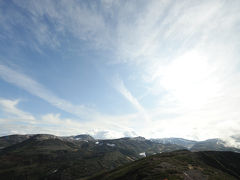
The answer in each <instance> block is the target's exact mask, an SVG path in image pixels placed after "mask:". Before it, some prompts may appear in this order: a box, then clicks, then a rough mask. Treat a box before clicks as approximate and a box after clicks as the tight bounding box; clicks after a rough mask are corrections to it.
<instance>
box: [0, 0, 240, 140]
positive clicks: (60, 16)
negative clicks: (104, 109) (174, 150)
mask: <svg viewBox="0 0 240 180" xmlns="http://www.w3.org/2000/svg"><path fill="white" fill-rule="evenodd" d="M14 2H15V4H16V5H17V6H18V7H19V8H21V10H23V11H25V12H26V14H27V16H25V15H23V14H21V13H20V12H18V11H13V12H15V13H13V16H10V17H7V16H4V15H3V14H1V11H0V14H1V15H0V18H1V21H0V23H1V25H2V26H1V27H4V29H5V32H6V33H5V35H7V36H11V34H14V31H13V30H14V28H15V27H16V26H17V27H26V29H27V30H28V31H27V32H29V33H30V34H31V42H33V43H29V44H30V46H32V45H33V44H34V43H35V44H36V46H38V47H39V48H41V47H52V48H53V49H58V48H59V47H60V46H61V45H65V43H66V42H65V41H68V40H69V39H71V37H74V39H77V40H78V41H80V42H84V43H86V44H87V46H84V48H86V49H88V50H90V51H94V52H95V50H100V51H101V50H109V52H110V53H106V54H105V55H104V58H103V59H106V60H105V61H104V62H103V66H106V67H111V66H114V67H116V66H125V65H126V66H128V67H129V68H134V69H137V70H138V71H139V72H140V73H139V74H135V72H134V71H130V73H129V72H123V73H122V74H124V76H122V74H121V73H119V72H114V73H119V74H120V75H119V77H121V78H123V79H120V78H119V79H116V82H115V84H114V85H113V86H114V87H115V89H116V90H117V91H118V92H119V93H120V94H122V95H123V97H124V98H125V99H127V100H128V102H130V103H131V104H132V105H133V106H134V107H135V108H136V109H137V110H138V112H137V113H134V114H131V115H128V114H127V115H122V116H121V117H114V116H107V115H105V116H103V115H99V114H100V113H97V112H95V111H94V110H93V111H92V110H91V109H88V108H87V107H85V106H84V105H82V106H81V105H80V106H75V105H73V104H72V103H70V102H68V101H66V100H64V99H62V98H59V97H57V96H56V95H55V94H54V93H53V92H51V91H50V90H48V89H47V88H46V87H44V86H43V85H41V84H39V83H37V82H36V81H34V80H33V79H32V78H30V77H28V76H26V75H24V74H22V73H19V72H16V71H14V70H12V69H10V68H9V67H7V66H3V65H0V76H1V78H2V79H4V80H5V81H7V82H9V83H12V84H15V85H16V86H18V87H20V88H23V89H25V90H26V91H28V92H30V93H31V94H34V95H36V96H38V97H40V98H42V99H44V100H45V101H47V102H49V103H50V104H52V105H54V106H56V107H58V108H60V109H63V110H65V111H67V112H70V113H73V114H76V115H78V116H79V117H82V116H84V117H85V116H86V117H88V116H90V115H91V117H94V119H96V120H97V119H99V120H100V119H104V118H105V119H107V120H108V121H107V122H108V123H109V124H111V123H112V125H109V126H108V127H113V126H114V127H117V126H115V125H116V123H114V122H117V121H118V120H119V121H120V120H121V121H123V123H122V124H121V126H122V127H121V128H122V129H124V128H123V126H129V127H130V126H131V127H135V128H136V129H137V130H139V132H141V134H142V135H146V136H155V137H163V136H181V137H188V138H195V139H197V138H198V139H206V138H214V137H227V136H231V135H233V134H234V133H237V132H238V131H239V129H240V127H239V124H240V123H239V116H240V114H239V112H238V107H239V105H240V104H239V94H238V92H239V91H240V86H239V83H238V82H239V81H240V76H239V57H240V54H239V42H240V36H239V22H240V13H239V12H240V10H239V7H240V2H239V1H232V2H231V3H229V2H227V1H221V0H212V1H190V0H183V1H181V2H178V1H171V0H169V1H155V0H150V1H111V0H110V1H108V0H107V1H101V2H100V1H99V3H97V2H93V3H86V1H84V2H83V1H78V2H77V1H72V0H70V1H63V0H62V1H58V2H57V1H14ZM2 13H3V12H2ZM17 17H18V21H14V18H17ZM29 17H30V18H29ZM86 17H87V18H86ZM46 19H47V21H44V20H46ZM8 32H9V33H8ZM1 37H5V36H1ZM18 38H19V39H21V38H22V36H19V37H18ZM25 39H26V38H23V39H21V40H25ZM14 42H15V41H14ZM69 44H70V43H69ZM66 47H67V46H66ZM81 48H83V46H82V44H80V45H79V46H77V47H76V49H77V50H79V49H81ZM116 69H117V70H116V71H118V68H117V67H116ZM119 71H120V70H119ZM131 72H132V73H131ZM114 73H113V74H114ZM110 76H111V75H110ZM129 76H132V77H134V78H135V79H137V80H135V81H134V83H135V84H143V86H144V89H148V91H147V92H143V96H142V98H141V102H144V101H145V100H147V99H151V100H153V101H157V103H156V104H157V105H156V106H155V107H153V108H152V107H151V108H150V107H148V106H143V104H146V103H140V102H139V99H138V98H136V97H137V96H136V95H135V94H134V92H135V91H134V90H133V91H131V89H129V88H127V86H126V85H125V84H127V83H126V82H127V81H129V79H128V77H129ZM126 77H127V78H126ZM21 82H24V83H21ZM143 91H144V90H143ZM85 112H87V113H85ZM92 114H98V115H95V116H92ZM142 114H144V115H146V118H149V119H151V123H149V124H148V128H144V129H141V127H140V126H143V125H142V123H143V121H144V120H142V119H141V115H142ZM48 118H49V119H55V120H56V121H57V120H58V119H61V118H60V117H58V116H49V117H48ZM139 119H140V120H139ZM103 122H104V123H105V121H103ZM113 124H114V125H113ZM95 125H96V124H95ZM98 125H100V121H99V124H98ZM144 125H145V124H144ZM109 129H110V128H109Z"/></svg>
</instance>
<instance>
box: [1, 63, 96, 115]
mask: <svg viewBox="0 0 240 180" xmlns="http://www.w3.org/2000/svg"><path fill="white" fill-rule="evenodd" d="M0 77H1V78H2V79H3V80H4V81H6V82H8V83H11V84H13V85H15V86H17V87H19V88H21V89H24V90H25V91H27V92H29V93H31V94H32V95H35V96H37V97H39V98H41V99H43V100H45V101H46V102H48V103H50V104H51V105H53V106H55V107H57V108H59V109H61V110H63V111H66V112H69V113H72V114H74V115H77V116H79V117H86V118H88V119H89V116H97V115H98V113H97V112H96V111H94V110H93V109H90V108H87V107H85V106H84V105H73V104H72V103H70V102H68V101H66V100H64V99H62V98H59V97H58V96H56V95H55V94H54V93H53V92H51V91H50V90H48V89H47V88H46V87H44V86H43V85H42V84H40V83H38V82H37V81H35V80H34V79H32V78H31V77H29V76H27V75H25V74H23V73H20V72H17V71H15V70H13V69H11V68H9V67H7V66H5V65H3V64H0Z"/></svg>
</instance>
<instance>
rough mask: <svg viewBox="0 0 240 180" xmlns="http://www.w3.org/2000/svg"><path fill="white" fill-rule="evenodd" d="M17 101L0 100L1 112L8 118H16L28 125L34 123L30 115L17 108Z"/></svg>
mask: <svg viewBox="0 0 240 180" xmlns="http://www.w3.org/2000/svg"><path fill="white" fill-rule="evenodd" d="M18 103H19V100H9V99H0V107H1V111H3V112H5V113H7V115H8V117H11V118H15V119H16V118H17V119H21V120H24V121H27V122H29V123H34V122H35V118H34V116H32V115H31V114H30V113H26V112H24V111H22V110H20V109H18V108H17V105H18Z"/></svg>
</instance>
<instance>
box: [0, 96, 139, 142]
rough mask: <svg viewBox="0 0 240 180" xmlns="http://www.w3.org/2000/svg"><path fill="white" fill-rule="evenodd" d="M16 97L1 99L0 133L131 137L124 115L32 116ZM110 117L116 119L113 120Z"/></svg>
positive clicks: (131, 131)
mask: <svg viewBox="0 0 240 180" xmlns="http://www.w3.org/2000/svg"><path fill="white" fill-rule="evenodd" d="M19 102H20V101H19V100H9V99H1V100H0V107H1V108H2V111H3V115H2V116H1V117H0V122H1V127H0V131H1V135H7V134H12V133H14V134H36V133H47V134H55V135H59V136H64V135H77V134H90V135H92V136H94V137H95V138H100V139H106V138H119V137H124V136H126V135H127V136H134V135H136V133H135V132H134V130H133V129H131V128H129V127H127V126H125V125H126V123H127V122H126V121H127V119H128V118H126V117H107V116H106V117H102V118H97V119H96V120H95V121H87V122H79V121H78V120H77V119H70V118H62V117H61V115H60V114H52V113H49V114H44V115H42V116H40V117H34V116H33V115H31V114H30V113H28V112H25V111H22V110H21V109H19V108H18V107H17V104H18V103H19ZM113 119H115V120H117V121H118V122H116V121H112V120H113Z"/></svg>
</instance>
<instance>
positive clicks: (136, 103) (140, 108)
mask: <svg viewBox="0 0 240 180" xmlns="http://www.w3.org/2000/svg"><path fill="white" fill-rule="evenodd" d="M113 86H114V87H115V89H116V90H117V91H118V92H120V93H121V94H122V95H123V96H124V97H125V98H126V99H127V100H128V101H129V102H130V103H131V104H132V105H133V106H134V107H135V108H136V109H137V110H138V111H139V112H140V113H141V114H142V115H143V116H144V118H145V120H146V121H148V122H149V121H150V119H149V117H148V114H147V112H146V111H145V109H144V108H143V106H142V105H141V104H140V103H139V101H138V100H137V99H136V98H135V97H134V96H133V95H132V94H131V92H130V91H129V90H128V89H127V88H126V86H125V84H124V82H123V81H122V80H121V79H120V77H119V76H117V77H116V78H115V79H113Z"/></svg>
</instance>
